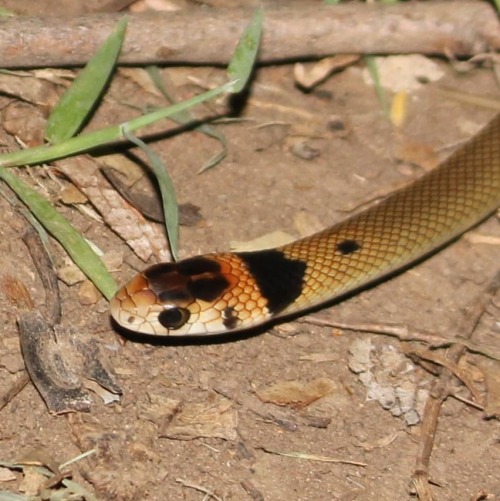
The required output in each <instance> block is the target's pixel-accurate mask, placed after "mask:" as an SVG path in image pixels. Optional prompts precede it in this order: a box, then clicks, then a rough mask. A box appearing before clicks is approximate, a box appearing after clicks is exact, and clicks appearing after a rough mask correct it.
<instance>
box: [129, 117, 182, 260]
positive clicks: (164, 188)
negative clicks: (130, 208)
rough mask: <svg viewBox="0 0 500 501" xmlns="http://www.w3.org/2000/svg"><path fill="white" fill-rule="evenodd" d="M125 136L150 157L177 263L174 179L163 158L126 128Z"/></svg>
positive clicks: (177, 220)
mask: <svg viewBox="0 0 500 501" xmlns="http://www.w3.org/2000/svg"><path fill="white" fill-rule="evenodd" d="M123 135H124V136H125V137H126V138H127V139H128V140H129V141H130V142H131V143H134V144H135V145H137V146H139V148H141V149H142V150H143V151H144V152H145V153H146V155H147V156H148V159H149V163H150V165H151V168H152V169H153V172H154V174H155V176H156V179H157V181H158V186H159V187H160V193H161V199H162V204H163V214H164V217H165V228H166V231H167V238H168V242H169V244H170V252H171V253H172V258H173V259H174V261H177V256H178V249H179V207H178V205H177V198H176V196H175V189H174V185H173V183H172V179H171V178H170V176H169V175H168V172H167V170H166V168H165V165H164V164H163V162H162V160H161V158H160V157H159V156H158V155H157V153H156V152H155V151H154V150H153V149H152V148H150V147H149V146H148V145H147V144H146V143H144V141H141V140H140V139H139V138H137V137H135V136H133V135H132V134H130V132H129V131H127V129H126V128H125V127H124V128H123Z"/></svg>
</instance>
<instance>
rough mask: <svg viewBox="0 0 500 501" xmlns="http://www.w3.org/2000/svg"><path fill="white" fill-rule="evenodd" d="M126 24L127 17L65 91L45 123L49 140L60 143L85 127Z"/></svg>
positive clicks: (105, 81)
mask: <svg viewBox="0 0 500 501" xmlns="http://www.w3.org/2000/svg"><path fill="white" fill-rule="evenodd" d="M126 27H127V20H126V18H124V17H123V18H122V19H120V21H119V22H118V24H117V26H116V28H115V29H114V31H113V33H111V35H110V36H109V37H108V38H107V40H106V41H105V42H104V43H103V44H102V46H101V47H100V48H99V50H98V51H97V53H96V54H95V55H94V56H93V57H92V58H91V59H90V61H89V62H88V63H87V64H86V65H85V68H83V69H82V71H81V72H80V74H79V75H78V77H77V78H76V79H75V81H74V82H73V83H72V84H71V86H70V87H69V89H68V90H67V91H66V92H65V93H64V94H63V96H62V97H61V99H60V100H59V102H58V103H57V105H56V107H55V108H54V110H53V111H52V113H51V115H50V117H49V119H48V120H47V125H46V126H45V137H46V139H47V140H48V141H49V142H51V143H59V142H61V141H64V140H65V139H69V138H70V137H73V136H74V135H75V134H76V133H77V132H78V131H79V130H80V129H81V128H82V126H83V124H84V123H85V121H86V120H87V118H88V116H89V115H90V113H91V112H92V110H93V109H94V108H95V106H96V103H97V101H98V100H99V98H100V96H101V95H102V93H103V91H104V88H105V87H106V85H107V83H108V81H109V78H110V76H111V74H112V72H113V69H114V67H115V64H116V60H117V58H118V55H119V53H120V50H121V46H122V42H123V39H124V38H125V30H126Z"/></svg>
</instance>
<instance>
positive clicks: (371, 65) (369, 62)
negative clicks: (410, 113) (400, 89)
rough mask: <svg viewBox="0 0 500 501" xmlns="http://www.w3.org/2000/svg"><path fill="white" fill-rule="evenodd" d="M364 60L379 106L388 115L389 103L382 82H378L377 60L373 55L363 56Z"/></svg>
mask: <svg viewBox="0 0 500 501" xmlns="http://www.w3.org/2000/svg"><path fill="white" fill-rule="evenodd" d="M364 60H365V63H366V67H367V68H368V71H369V72H370V76H371V77H372V80H373V83H374V85H375V92H376V93H377V97H378V100H379V103H380V106H381V107H382V112H383V113H384V115H385V116H386V117H389V114H390V113H389V104H388V102H387V95H386V93H385V89H384V88H383V87H382V83H381V82H380V76H379V72H378V67H377V61H376V59H375V58H374V57H373V56H364Z"/></svg>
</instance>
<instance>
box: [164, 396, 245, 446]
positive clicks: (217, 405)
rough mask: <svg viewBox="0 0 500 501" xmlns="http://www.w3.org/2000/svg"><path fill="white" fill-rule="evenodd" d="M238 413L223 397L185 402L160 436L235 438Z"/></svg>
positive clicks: (183, 438) (182, 438)
mask: <svg viewBox="0 0 500 501" xmlns="http://www.w3.org/2000/svg"><path fill="white" fill-rule="evenodd" d="M237 425H238V413H237V411H236V409H234V408H233V403H232V402H231V401H230V400H227V399H225V398H217V399H216V400H214V399H213V398H210V399H208V400H207V401H206V402H200V403H186V404H184V406H183V407H182V409H181V411H180V412H179V413H177V414H176V415H175V416H174V417H173V419H172V421H171V422H170V423H169V424H167V425H166V426H165V427H164V428H163V430H161V431H160V436H161V437H168V438H173V439H177V440H192V439H194V438H200V437H205V438H212V437H216V438H222V439H224V440H236V439H237V438H238V434H237V432H236V426H237Z"/></svg>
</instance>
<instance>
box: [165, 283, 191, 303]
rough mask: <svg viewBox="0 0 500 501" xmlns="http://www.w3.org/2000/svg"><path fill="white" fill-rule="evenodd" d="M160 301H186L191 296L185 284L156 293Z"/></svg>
mask: <svg viewBox="0 0 500 501" xmlns="http://www.w3.org/2000/svg"><path fill="white" fill-rule="evenodd" d="M158 299H159V300H160V301H161V302H162V303H182V302H184V303H186V302H189V301H191V300H192V296H191V294H190V293H189V291H188V290H187V289H186V287H185V285H184V286H182V287H177V288H169V289H166V290H164V291H162V292H160V293H159V294H158Z"/></svg>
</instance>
